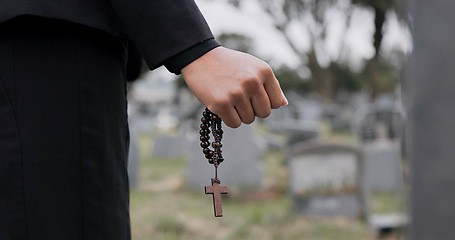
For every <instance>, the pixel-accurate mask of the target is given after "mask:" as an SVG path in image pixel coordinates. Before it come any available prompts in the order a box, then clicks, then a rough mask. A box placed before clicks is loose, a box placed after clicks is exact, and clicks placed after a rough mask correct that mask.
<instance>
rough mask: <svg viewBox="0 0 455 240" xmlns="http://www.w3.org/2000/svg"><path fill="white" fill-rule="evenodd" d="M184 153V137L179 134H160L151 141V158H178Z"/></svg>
mask: <svg viewBox="0 0 455 240" xmlns="http://www.w3.org/2000/svg"><path fill="white" fill-rule="evenodd" d="M185 154H186V149H185V139H184V138H183V136H182V135H181V134H177V135H171V134H161V135H158V136H157V137H156V138H155V140H154V141H153V147H152V158H178V157H182V156H183V155H185Z"/></svg>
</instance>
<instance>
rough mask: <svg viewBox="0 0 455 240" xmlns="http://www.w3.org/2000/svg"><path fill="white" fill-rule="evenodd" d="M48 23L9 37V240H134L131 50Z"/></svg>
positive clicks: (14, 27)
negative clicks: (131, 221) (129, 102)
mask: <svg viewBox="0 0 455 240" xmlns="http://www.w3.org/2000/svg"><path fill="white" fill-rule="evenodd" d="M43 21H47V20H39V21H35V23H34V24H39V26H45V27H40V29H39V30H37V28H36V26H35V25H34V24H32V23H31V22H29V21H28V22H23V23H22V22H14V24H13V23H10V24H8V25H6V26H5V25H2V26H1V27H0V126H1V127H0V141H1V144H0V213H1V214H0V239H1V240H26V239H27V240H33V239H37V240H48V239H52V240H54V239H55V240H60V239H61V240H82V239H84V240H85V239H90V240H92V239H93V240H95V239H96V240H99V239H109V240H115V239H122V240H126V239H130V229H129V228H130V224H129V214H128V212H129V210H128V197H129V196H128V195H129V193H128V177H127V168H126V166H127V152H128V149H127V146H128V139H129V138H128V125H127V113H126V97H125V95H126V90H125V73H124V70H125V61H126V58H125V56H126V55H125V51H124V48H123V45H122V44H121V42H120V41H118V40H117V39H114V38H111V37H110V36H108V35H107V34H104V33H102V32H98V31H94V30H93V29H88V28H86V27H81V26H79V25H75V24H69V23H67V22H58V21H48V22H46V23H45V25H43V23H44V22H43ZM29 39H33V41H29Z"/></svg>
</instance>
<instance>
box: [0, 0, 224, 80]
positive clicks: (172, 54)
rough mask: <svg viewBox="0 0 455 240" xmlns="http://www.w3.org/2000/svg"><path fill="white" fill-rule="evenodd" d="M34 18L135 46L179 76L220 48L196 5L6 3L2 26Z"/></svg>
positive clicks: (152, 63)
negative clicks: (88, 29) (93, 30)
mask: <svg viewBox="0 0 455 240" xmlns="http://www.w3.org/2000/svg"><path fill="white" fill-rule="evenodd" d="M21 15H34V16H41V17H46V18H55V19H63V20H68V21H71V22H75V23H80V24H83V25H86V26H89V27H93V28H97V29H100V30H103V31H105V32H107V33H110V34H112V35H114V36H117V37H120V38H124V39H125V40H131V41H132V42H133V43H134V44H135V46H136V47H137V49H138V50H139V52H140V54H141V55H142V56H143V57H144V59H145V61H146V62H147V65H148V66H149V68H150V69H155V68H157V67H159V66H161V65H163V64H164V65H166V67H167V68H168V69H169V70H170V71H171V72H174V73H179V71H180V69H181V68H182V67H184V66H185V65H186V64H188V63H189V62H191V61H193V60H194V59H196V58H197V57H199V56H201V55H202V54H204V53H206V52H207V51H209V50H211V49H212V48H214V47H216V46H218V44H217V43H216V42H215V41H214V40H213V35H212V33H211V31H210V29H209V27H208V25H207V23H206V21H205V20H204V18H203V16H202V14H201V13H200V11H199V9H198V7H197V5H196V4H195V3H194V1H193V0H39V1H38V0H0V22H4V21H7V20H9V19H12V18H14V17H17V16H21Z"/></svg>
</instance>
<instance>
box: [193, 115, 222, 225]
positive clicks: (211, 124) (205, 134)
mask: <svg viewBox="0 0 455 240" xmlns="http://www.w3.org/2000/svg"><path fill="white" fill-rule="evenodd" d="M210 133H212V136H213V138H214V141H213V142H212V143H211V144H210V135H209V134H210ZM199 134H200V135H201V136H200V140H201V147H202V152H203V153H204V155H205V158H207V160H208V162H209V163H210V164H213V166H214V167H215V177H214V178H212V179H211V180H212V186H205V194H212V197H213V211H214V214H215V217H222V216H223V208H222V207H221V194H227V193H228V188H227V187H226V186H220V184H221V182H220V179H218V166H219V165H220V163H222V162H223V161H224V158H223V156H222V155H221V153H222V151H221V147H222V146H223V144H222V143H221V139H222V138H223V130H222V129H221V118H220V117H218V116H217V115H216V114H214V113H212V112H211V111H210V110H209V109H207V108H206V109H205V110H204V112H203V113H202V118H201V129H200V131H199ZM210 145H211V146H212V148H213V150H212V149H210Z"/></svg>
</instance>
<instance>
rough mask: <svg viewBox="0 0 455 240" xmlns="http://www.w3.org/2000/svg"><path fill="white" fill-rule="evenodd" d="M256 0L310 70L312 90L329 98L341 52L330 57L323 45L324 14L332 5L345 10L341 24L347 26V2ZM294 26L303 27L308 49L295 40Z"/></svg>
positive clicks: (326, 21) (325, 36)
mask: <svg viewBox="0 0 455 240" xmlns="http://www.w3.org/2000/svg"><path fill="white" fill-rule="evenodd" d="M344 2H345V1H344ZM259 3H260V5H261V6H262V7H263V9H264V10H265V12H266V13H267V14H268V15H269V16H270V17H271V19H273V24H274V26H275V28H276V29H277V30H278V31H280V32H281V33H282V34H283V36H284V37H285V39H286V41H287V43H288V44H289V46H290V47H291V48H292V49H293V51H294V52H295V53H296V54H297V55H298V56H299V57H300V60H301V64H302V65H306V66H307V67H308V68H309V69H310V71H311V78H310V79H311V82H312V85H313V88H314V90H315V91H316V92H317V93H318V94H319V95H320V96H321V97H322V99H323V100H325V101H327V102H330V101H332V100H333V98H334V94H335V90H334V88H335V86H336V81H337V77H336V75H335V73H334V68H335V67H334V63H336V62H338V61H339V58H340V57H341V54H340V55H338V56H336V57H334V56H331V55H330V54H329V52H328V49H327V47H325V46H326V42H327V26H328V19H327V15H326V13H327V11H329V10H330V9H332V8H335V9H337V10H341V11H342V12H345V13H346V16H347V17H346V18H345V22H344V23H343V27H344V28H345V29H346V28H348V27H349V17H350V12H351V7H350V5H349V4H343V1H342V0H281V1H277V0H262V1H259ZM296 26H299V27H300V28H303V29H300V30H301V31H300V33H302V34H304V35H307V36H308V37H309V47H308V48H305V47H302V46H301V44H302V43H301V42H297V41H295V39H294V38H295V31H292V29H293V28H295V27H296ZM345 32H346V31H345ZM343 39H344V38H343ZM341 41H344V40H341Z"/></svg>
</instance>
